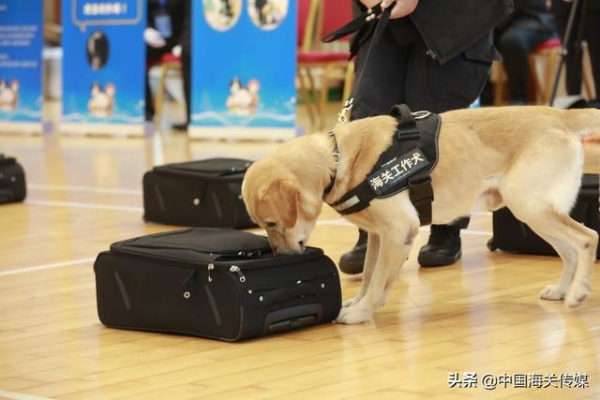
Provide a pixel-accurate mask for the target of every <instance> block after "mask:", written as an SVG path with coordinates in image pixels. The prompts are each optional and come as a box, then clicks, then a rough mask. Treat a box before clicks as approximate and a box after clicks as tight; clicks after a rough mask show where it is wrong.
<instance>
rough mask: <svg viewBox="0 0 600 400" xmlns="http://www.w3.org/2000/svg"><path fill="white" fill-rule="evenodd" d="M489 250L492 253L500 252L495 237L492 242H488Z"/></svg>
mask: <svg viewBox="0 0 600 400" xmlns="http://www.w3.org/2000/svg"><path fill="white" fill-rule="evenodd" d="M487 248H488V249H490V251H496V250H498V247H497V246H496V244H495V243H494V237H493V236H492V238H491V239H490V240H488V242H487Z"/></svg>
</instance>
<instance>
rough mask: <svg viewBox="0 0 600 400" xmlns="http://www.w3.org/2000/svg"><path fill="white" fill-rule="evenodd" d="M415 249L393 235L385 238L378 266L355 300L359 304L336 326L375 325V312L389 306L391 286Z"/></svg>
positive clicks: (342, 313)
mask: <svg viewBox="0 0 600 400" xmlns="http://www.w3.org/2000/svg"><path fill="white" fill-rule="evenodd" d="M400 236H401V237H402V235H400ZM411 247H412V242H411V243H408V241H404V242H402V243H399V242H398V240H397V239H396V237H395V236H394V235H393V234H386V235H381V236H380V237H379V252H378V255H379V257H378V258H377V261H376V264H375V265H374V266H373V267H371V268H372V269H371V271H370V272H369V273H368V279H364V277H363V282H362V284H361V288H360V292H359V295H358V296H357V297H358V299H356V298H355V300H356V301H354V302H351V303H350V304H349V305H347V306H346V307H343V308H342V309H341V311H340V313H339V315H338V317H337V318H336V322H338V323H343V324H360V323H364V322H369V321H371V318H372V317H373V312H374V311H375V309H376V308H377V307H378V306H381V305H383V304H384V303H385V301H386V297H387V295H388V293H389V290H391V283H392V282H393V281H394V280H395V279H396V276H397V274H398V270H399V268H400V267H401V266H402V265H403V264H404V261H405V260H406V257H407V256H408V253H409V252H410V249H411ZM365 272H366V271H365Z"/></svg>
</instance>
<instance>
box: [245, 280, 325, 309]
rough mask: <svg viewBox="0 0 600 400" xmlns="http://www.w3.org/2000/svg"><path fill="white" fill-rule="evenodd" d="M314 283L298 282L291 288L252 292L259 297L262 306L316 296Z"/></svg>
mask: <svg viewBox="0 0 600 400" xmlns="http://www.w3.org/2000/svg"><path fill="white" fill-rule="evenodd" d="M316 286H317V284H316V282H299V283H297V284H295V285H293V286H285V287H281V288H277V289H270V290H268V291H264V292H263V291H260V292H256V291H255V292H254V293H255V294H256V295H258V296H259V297H260V299H261V300H260V304H261V305H263V306H266V305H271V304H275V303H280V302H283V301H289V300H293V299H299V298H303V297H314V296H315V295H316V292H317V290H316Z"/></svg>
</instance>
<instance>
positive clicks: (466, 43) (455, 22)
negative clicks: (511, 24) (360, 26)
mask: <svg viewBox="0 0 600 400" xmlns="http://www.w3.org/2000/svg"><path fill="white" fill-rule="evenodd" d="M512 10H513V0H438V1H434V0H424V1H420V2H419V5H418V6H417V8H416V9H415V11H414V12H413V13H412V14H411V15H410V19H411V20H412V22H413V23H414V25H415V27H416V28H417V30H418V31H419V33H420V34H421V37H422V38H423V41H424V42H425V44H426V45H427V47H428V48H429V50H430V52H431V55H433V56H434V57H436V58H437V59H438V60H439V62H440V63H441V64H443V63H445V62H447V61H449V60H451V59H452V58H454V57H456V56H457V55H459V54H461V53H463V52H465V51H467V50H468V49H469V48H470V47H472V46H473V45H475V44H477V43H479V42H480V41H481V40H482V39H483V38H484V37H490V39H491V36H490V32H491V31H493V30H494V28H495V27H496V25H498V24H500V23H501V22H502V21H504V19H505V18H506V17H507V16H508V15H509V14H510V13H511V12H512ZM491 46H492V44H491V43H490V52H492V51H493V47H491ZM482 50H483V49H482ZM482 55H484V54H482Z"/></svg>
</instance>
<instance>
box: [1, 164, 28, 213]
mask: <svg viewBox="0 0 600 400" xmlns="http://www.w3.org/2000/svg"><path fill="white" fill-rule="evenodd" d="M26 195H27V187H26V186H25V171H24V170H23V167H22V166H21V164H19V163H18V162H17V160H16V159H15V158H14V157H6V156H5V155H4V154H0V204H4V203H15V202H19V201H23V199H25V196H26Z"/></svg>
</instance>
